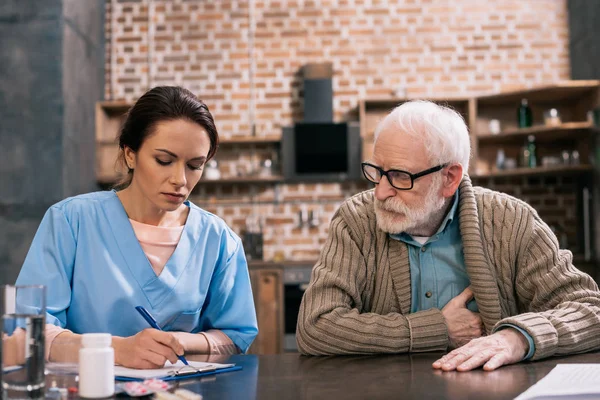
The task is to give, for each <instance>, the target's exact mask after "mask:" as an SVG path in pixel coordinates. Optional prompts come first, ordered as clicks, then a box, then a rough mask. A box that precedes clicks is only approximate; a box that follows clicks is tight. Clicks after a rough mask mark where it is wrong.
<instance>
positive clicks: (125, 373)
mask: <svg viewBox="0 0 600 400" xmlns="http://www.w3.org/2000/svg"><path fill="white" fill-rule="evenodd" d="M241 369H242V367H241V366H236V365H235V364H216V363H202V362H193V361H192V362H190V368H187V367H186V366H184V365H183V364H182V363H181V361H178V362H177V363H176V364H171V363H170V362H168V361H167V363H166V364H165V366H164V367H163V368H161V369H155V370H137V369H131V368H124V367H119V366H115V380H116V381H125V382H128V381H143V380H146V379H162V380H164V381H176V380H182V379H193V378H199V377H202V376H209V375H215V374H220V373H222V372H232V371H239V370H241Z"/></svg>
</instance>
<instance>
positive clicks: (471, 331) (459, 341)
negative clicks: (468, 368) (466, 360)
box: [442, 287, 485, 348]
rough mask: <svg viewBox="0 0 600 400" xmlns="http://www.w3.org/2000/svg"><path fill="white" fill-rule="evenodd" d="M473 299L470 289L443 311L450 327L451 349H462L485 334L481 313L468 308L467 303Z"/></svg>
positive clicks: (449, 303)
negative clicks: (461, 347)
mask: <svg viewBox="0 0 600 400" xmlns="http://www.w3.org/2000/svg"><path fill="white" fill-rule="evenodd" d="M471 299H473V292H472V291H471V288H470V287H468V288H466V289H465V290H464V291H463V292H462V293H461V294H459V295H458V296H456V297H455V298H453V299H452V300H450V301H449V302H448V304H446V306H445V307H444V308H443V309H442V315H443V316H444V319H445V321H446V326H447V327H448V340H449V342H450V348H457V347H460V346H462V345H464V344H467V343H469V342H470V341H471V340H473V339H475V338H478V337H481V336H482V335H483V334H484V333H485V330H484V327H483V322H482V321H481V316H480V315H479V313H475V312H473V311H470V310H469V309H468V308H467V303H468V302H469V301H471Z"/></svg>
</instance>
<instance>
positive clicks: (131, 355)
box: [113, 328, 184, 369]
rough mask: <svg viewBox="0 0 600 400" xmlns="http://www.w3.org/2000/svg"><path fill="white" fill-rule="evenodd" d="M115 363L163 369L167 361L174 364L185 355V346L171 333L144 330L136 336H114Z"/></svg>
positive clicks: (131, 366)
mask: <svg viewBox="0 0 600 400" xmlns="http://www.w3.org/2000/svg"><path fill="white" fill-rule="evenodd" d="M113 348H114V349H115V362H116V363H117V364H119V365H122V366H124V367H129V368H138V369H152V368H162V367H163V366H164V365H165V362H166V361H167V360H169V361H171V362H172V363H173V364H174V363H176V362H177V360H178V358H177V356H178V355H183V353H184V350H183V345H182V344H181V343H180V341H179V340H178V339H177V338H176V337H175V335H173V333H171V332H163V331H159V330H157V329H151V328H150V329H144V330H143V331H141V332H139V333H137V334H136V335H135V336H130V337H126V338H122V337H116V336H113Z"/></svg>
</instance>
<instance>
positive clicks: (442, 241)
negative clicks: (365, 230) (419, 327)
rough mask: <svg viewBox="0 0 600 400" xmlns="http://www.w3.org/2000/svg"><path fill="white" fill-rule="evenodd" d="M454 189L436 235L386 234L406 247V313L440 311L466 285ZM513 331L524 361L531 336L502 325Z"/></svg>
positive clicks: (532, 347) (472, 307)
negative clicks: (524, 344)
mask: <svg viewBox="0 0 600 400" xmlns="http://www.w3.org/2000/svg"><path fill="white" fill-rule="evenodd" d="M458 200H459V193H458V190H457V191H456V194H455V195H454V200H453V202H452V207H451V208H450V211H449V212H448V214H447V215H446V218H444V220H443V221H442V224H441V225H440V227H439V229H438V230H437V232H436V233H435V234H434V235H433V236H431V237H430V238H429V239H427V241H426V242H425V243H423V244H421V243H420V242H419V241H417V240H415V239H414V238H413V237H412V236H410V235H409V234H407V233H404V232H403V233H400V234H394V235H390V237H391V238H393V239H395V240H399V241H401V242H404V243H406V244H407V247H408V254H409V260H410V283H411V297H412V302H411V306H410V312H411V313H414V312H417V311H423V310H428V309H431V308H437V309H440V310H441V309H442V308H444V306H445V305H446V304H447V303H448V302H449V301H450V300H452V299H453V298H454V297H456V296H458V295H459V294H460V293H461V292H462V291H463V290H465V289H466V288H467V287H468V286H469V285H470V284H471V281H470V279H469V275H468V274H467V269H466V266H465V259H464V254H463V246H462V237H461V236H460V222H459V219H458V212H457V210H458V202H459V201H458ZM467 308H468V309H469V310H471V311H473V312H477V311H478V308H477V303H476V302H475V300H471V301H470V302H469V303H468V304H467ZM503 327H511V328H515V329H517V330H518V331H519V332H521V333H522V334H523V335H525V337H526V338H527V341H528V342H529V352H528V354H527V355H526V356H525V359H528V358H531V357H532V356H533V353H534V352H535V345H534V342H533V339H532V338H531V336H530V335H529V334H528V333H527V332H526V331H524V330H522V329H521V328H519V327H517V326H514V325H508V324H507V325H502V326H500V327H499V329H501V328H503Z"/></svg>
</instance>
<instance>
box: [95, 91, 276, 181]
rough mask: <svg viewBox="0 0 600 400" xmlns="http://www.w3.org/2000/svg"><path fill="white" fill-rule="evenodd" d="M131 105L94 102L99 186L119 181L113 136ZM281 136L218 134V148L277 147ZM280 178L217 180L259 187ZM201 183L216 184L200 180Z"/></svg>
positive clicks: (115, 102)
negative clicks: (254, 184)
mask: <svg viewBox="0 0 600 400" xmlns="http://www.w3.org/2000/svg"><path fill="white" fill-rule="evenodd" d="M133 104H134V103H131V102H126V101H99V102H97V103H96V179H97V181H98V183H99V184H100V185H101V186H107V185H110V184H111V183H113V182H116V181H117V180H118V179H119V174H118V171H117V170H116V168H115V161H116V159H117V155H118V142H117V136H118V134H119V130H120V129H121V126H122V125H123V122H124V121H125V117H126V115H127V111H128V110H129V109H130V108H131V107H132V106H133ZM280 143H281V136H248V135H233V136H232V135H228V136H224V135H223V134H222V133H221V137H220V139H219V147H220V148H222V149H223V148H229V147H231V148H233V146H255V147H260V146H263V147H264V146H279V144H280ZM281 181H282V178H281V177H272V178H265V179H262V178H253V177H247V178H232V179H228V178H226V179H223V180H220V183H223V184H253V183H256V184H262V183H277V182H281ZM200 183H201V184H205V183H217V182H209V181H200Z"/></svg>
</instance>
